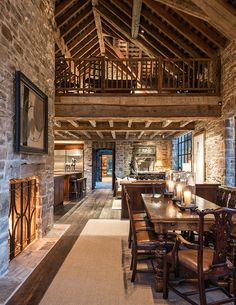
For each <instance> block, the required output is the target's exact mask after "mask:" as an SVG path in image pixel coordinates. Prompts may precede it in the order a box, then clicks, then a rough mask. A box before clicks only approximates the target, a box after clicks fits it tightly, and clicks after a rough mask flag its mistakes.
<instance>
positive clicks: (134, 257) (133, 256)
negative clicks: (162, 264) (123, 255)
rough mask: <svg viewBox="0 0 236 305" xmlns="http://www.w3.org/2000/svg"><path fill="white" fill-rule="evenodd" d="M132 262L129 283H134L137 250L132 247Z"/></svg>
mask: <svg viewBox="0 0 236 305" xmlns="http://www.w3.org/2000/svg"><path fill="white" fill-rule="evenodd" d="M132 260H133V264H132V276H131V282H134V281H135V276H136V270H137V249H134V247H133V251H132Z"/></svg>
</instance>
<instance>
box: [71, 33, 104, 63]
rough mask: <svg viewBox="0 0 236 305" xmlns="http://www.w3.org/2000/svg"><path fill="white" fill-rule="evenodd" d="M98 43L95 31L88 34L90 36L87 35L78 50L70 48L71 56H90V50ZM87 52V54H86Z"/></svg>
mask: <svg viewBox="0 0 236 305" xmlns="http://www.w3.org/2000/svg"><path fill="white" fill-rule="evenodd" d="M97 43H98V37H97V35H96V32H94V34H92V35H90V37H87V39H86V42H85V44H84V45H83V47H82V48H81V49H80V50H76V51H74V50H72V52H71V54H72V56H73V57H77V58H89V57H90V50H93V49H94V47H95V46H96V45H97ZM86 54H87V56H86Z"/></svg>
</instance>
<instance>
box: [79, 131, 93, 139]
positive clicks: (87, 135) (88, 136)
mask: <svg viewBox="0 0 236 305" xmlns="http://www.w3.org/2000/svg"><path fill="white" fill-rule="evenodd" d="M81 133H82V134H84V135H85V136H86V137H87V138H88V139H91V135H90V134H89V132H87V131H81Z"/></svg>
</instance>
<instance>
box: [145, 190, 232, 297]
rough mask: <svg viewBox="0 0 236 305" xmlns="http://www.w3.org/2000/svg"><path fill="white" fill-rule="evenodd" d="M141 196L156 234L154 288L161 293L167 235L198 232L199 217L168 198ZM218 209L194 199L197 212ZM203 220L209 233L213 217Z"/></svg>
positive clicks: (208, 216) (199, 198)
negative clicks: (179, 232) (177, 232)
mask: <svg viewBox="0 0 236 305" xmlns="http://www.w3.org/2000/svg"><path fill="white" fill-rule="evenodd" d="M141 196H142V200H143V203H144V207H145V210H146V212H147V215H148V218H149V220H150V221H151V223H152V224H153V226H154V230H155V233H156V234H157V240H158V247H157V249H156V253H155V257H156V273H155V286H156V287H155V288H156V291H158V292H161V291H162V290H163V261H164V256H165V255H166V252H167V250H166V249H167V247H166V245H167V235H168V233H170V232H173V231H175V232H176V231H198V225H199V216H198V214H197V213H196V209H182V207H181V206H180V207H179V206H178V204H177V203H176V202H175V201H173V200H172V199H171V198H170V197H165V196H163V195H160V194H155V195H153V194H141ZM219 207H220V206H218V205H216V204H215V203H213V202H211V201H208V200H206V199H204V198H201V197H199V196H196V197H195V208H197V209H198V210H205V209H217V208H219ZM204 220H205V221H204V231H209V230H210V228H211V227H212V225H213V224H214V216H213V215H207V216H206V217H205V219H204ZM235 226H236V225H235Z"/></svg>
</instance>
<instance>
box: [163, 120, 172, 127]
mask: <svg viewBox="0 0 236 305" xmlns="http://www.w3.org/2000/svg"><path fill="white" fill-rule="evenodd" d="M171 123H172V121H171V120H166V121H165V122H163V123H162V126H163V127H164V128H165V127H167V126H169V125H170V124H171Z"/></svg>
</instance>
